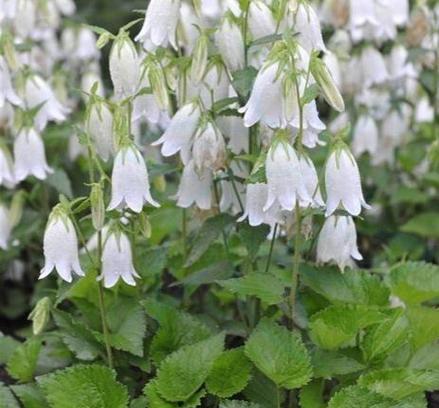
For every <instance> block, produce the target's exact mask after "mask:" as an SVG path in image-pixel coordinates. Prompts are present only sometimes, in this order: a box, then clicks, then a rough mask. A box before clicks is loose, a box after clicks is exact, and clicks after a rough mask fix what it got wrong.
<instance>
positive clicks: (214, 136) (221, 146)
mask: <svg viewBox="0 0 439 408" xmlns="http://www.w3.org/2000/svg"><path fill="white" fill-rule="evenodd" d="M192 157H193V161H194V165H195V169H196V170H197V171H198V172H202V171H203V170H204V169H210V170H212V171H216V170H219V169H221V168H222V167H224V163H225V159H226V146H225V143H224V137H223V135H222V134H221V133H220V131H219V130H218V128H217V127H216V125H215V124H213V123H212V122H210V121H209V122H208V123H207V124H206V125H205V126H204V127H201V128H199V129H198V132H197V133H196V135H195V137H194V143H193V146H192Z"/></svg>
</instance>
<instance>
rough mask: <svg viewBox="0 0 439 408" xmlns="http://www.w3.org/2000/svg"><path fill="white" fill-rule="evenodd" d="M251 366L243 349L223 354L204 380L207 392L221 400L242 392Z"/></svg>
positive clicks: (248, 377)
mask: <svg viewBox="0 0 439 408" xmlns="http://www.w3.org/2000/svg"><path fill="white" fill-rule="evenodd" d="M251 370H252V364H251V362H250V361H249V360H248V359H247V357H246V356H245V354H244V349H243V348H238V349H234V350H227V351H225V352H223V353H222V354H221V355H220V356H219V357H218V358H217V359H216V360H215V362H214V363H213V366H212V370H211V371H210V373H209V376H208V377H207V380H206V387H207V390H208V391H209V392H210V393H211V394H214V395H217V396H218V397H221V398H229V397H231V396H233V395H235V394H237V393H238V392H240V391H242V390H243V389H244V388H245V387H246V386H247V383H248V381H249V379H250V374H251Z"/></svg>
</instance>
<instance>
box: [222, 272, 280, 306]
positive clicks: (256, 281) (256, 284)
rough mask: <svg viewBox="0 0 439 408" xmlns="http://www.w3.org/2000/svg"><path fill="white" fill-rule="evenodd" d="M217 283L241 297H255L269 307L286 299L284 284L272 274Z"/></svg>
mask: <svg viewBox="0 0 439 408" xmlns="http://www.w3.org/2000/svg"><path fill="white" fill-rule="evenodd" d="M217 283H218V284H219V285H221V286H222V287H223V288H225V289H227V290H228V291H230V292H232V293H235V294H237V295H239V296H243V297H245V296H255V297H257V298H259V299H261V300H262V302H264V303H266V304H267V305H276V304H278V303H281V302H282V301H283V299H284V292H285V286H284V284H283V283H282V282H281V281H280V280H279V279H278V278H277V277H275V276H274V275H271V274H262V273H252V274H248V275H245V276H244V277H242V278H235V279H228V280H223V281H217Z"/></svg>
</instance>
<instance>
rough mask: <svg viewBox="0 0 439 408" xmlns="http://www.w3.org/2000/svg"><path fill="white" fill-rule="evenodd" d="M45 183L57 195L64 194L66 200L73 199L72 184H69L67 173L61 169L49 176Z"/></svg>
mask: <svg viewBox="0 0 439 408" xmlns="http://www.w3.org/2000/svg"><path fill="white" fill-rule="evenodd" d="M46 181H47V183H48V184H49V185H50V186H52V187H53V188H54V189H55V190H56V191H57V192H58V193H59V194H64V195H65V196H67V197H68V198H72V197H73V193H72V183H71V182H70V179H69V177H68V176H67V173H66V172H65V171H64V170H63V169H55V172H54V173H53V174H50V175H49V176H48V177H47V180H46Z"/></svg>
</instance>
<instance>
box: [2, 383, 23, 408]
mask: <svg viewBox="0 0 439 408" xmlns="http://www.w3.org/2000/svg"><path fill="white" fill-rule="evenodd" d="M0 407H1V408H20V405H18V402H17V400H16V399H15V398H14V395H13V394H12V392H11V390H10V389H9V388H8V387H6V386H5V385H3V384H2V383H0Z"/></svg>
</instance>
